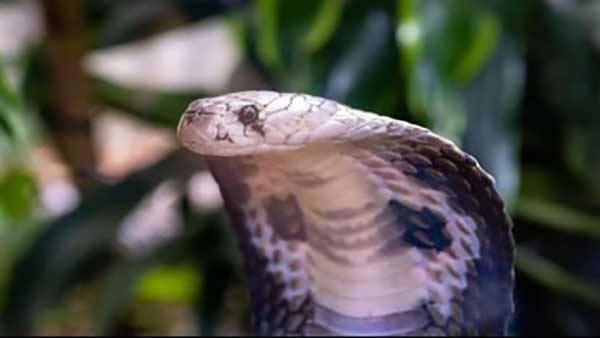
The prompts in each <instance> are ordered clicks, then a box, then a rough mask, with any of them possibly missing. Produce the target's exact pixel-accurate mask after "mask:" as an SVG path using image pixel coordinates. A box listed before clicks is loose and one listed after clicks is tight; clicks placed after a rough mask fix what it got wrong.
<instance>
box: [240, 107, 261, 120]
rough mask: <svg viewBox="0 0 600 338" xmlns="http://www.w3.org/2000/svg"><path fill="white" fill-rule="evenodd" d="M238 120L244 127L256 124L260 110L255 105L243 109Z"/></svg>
mask: <svg viewBox="0 0 600 338" xmlns="http://www.w3.org/2000/svg"><path fill="white" fill-rule="evenodd" d="M238 120H239V121H240V122H242V123H243V124H244V125H248V124H251V123H254V122H256V120H258V108H256V106H254V105H248V106H244V107H242V108H241V109H240V110H239V111H238Z"/></svg>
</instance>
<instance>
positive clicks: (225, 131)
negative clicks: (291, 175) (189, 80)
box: [177, 91, 345, 156]
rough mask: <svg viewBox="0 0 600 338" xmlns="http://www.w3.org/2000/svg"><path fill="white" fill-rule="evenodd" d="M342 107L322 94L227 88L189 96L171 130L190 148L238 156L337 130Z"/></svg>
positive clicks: (291, 146) (280, 147)
mask: <svg viewBox="0 0 600 338" xmlns="http://www.w3.org/2000/svg"><path fill="white" fill-rule="evenodd" d="M341 110H344V111H345V107H343V106H341V105H339V104H337V103H335V102H333V101H330V100H326V99H323V98H318V97H313V96H309V95H303V94H292V93H277V92H271V91H247V92H238V93H231V94H227V95H222V96H217V97H213V98H203V99H198V100H196V101H194V102H192V103H191V104H190V105H189V106H188V108H187V110H186V111H185V112H184V113H183V115H182V117H181V119H180V121H179V126H178V128H177V134H178V137H179V139H180V141H181V142H182V144H183V145H184V146H185V147H187V148H189V149H190V150H192V151H194V152H197V153H200V154H203V155H213V156H239V155H249V154H255V153H260V152H268V151H278V150H289V149H296V148H299V147H302V146H304V145H306V144H307V143H309V142H313V141H315V140H323V138H324V137H331V136H332V135H333V134H336V133H340V132H342V131H343V128H342V127H343V126H342V125H341V124H339V123H336V121H335V119H333V117H334V115H336V114H338V113H339V112H340V111H341Z"/></svg>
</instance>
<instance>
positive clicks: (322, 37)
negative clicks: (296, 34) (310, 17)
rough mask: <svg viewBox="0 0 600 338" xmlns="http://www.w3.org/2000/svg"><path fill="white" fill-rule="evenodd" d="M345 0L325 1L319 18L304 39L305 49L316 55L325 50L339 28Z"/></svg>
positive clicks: (322, 2)
mask: <svg viewBox="0 0 600 338" xmlns="http://www.w3.org/2000/svg"><path fill="white" fill-rule="evenodd" d="M344 4H345V1H344V0H323V1H321V8H320V9H319V11H318V13H317V17H316V18H315V21H314V23H313V25H312V27H311V29H310V31H309V32H308V33H307V34H306V37H305V38H304V41H303V44H304V48H305V49H306V51H307V52H309V53H314V52H316V51H318V50H320V49H321V48H323V47H324V46H325V45H326V44H327V42H329V40H330V39H331V38H332V36H333V34H334V33H335V31H336V29H337V28H338V26H339V23H340V19H341V17H342V12H343V8H344Z"/></svg>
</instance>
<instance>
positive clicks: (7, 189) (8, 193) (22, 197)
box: [0, 168, 37, 222]
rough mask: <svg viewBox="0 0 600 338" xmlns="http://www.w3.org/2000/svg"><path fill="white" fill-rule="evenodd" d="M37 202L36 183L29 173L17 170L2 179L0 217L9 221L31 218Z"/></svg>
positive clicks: (0, 184)
mask: <svg viewBox="0 0 600 338" xmlns="http://www.w3.org/2000/svg"><path fill="white" fill-rule="evenodd" d="M36 200H37V186H36V181H35V178H34V177H33V176H32V175H31V174H30V173H29V172H27V171H25V170H23V169H20V168H15V169H12V170H10V171H8V172H7V173H5V174H4V176H3V177H1V178H0V215H3V216H5V217H7V218H8V219H9V221H13V222H14V221H17V220H22V219H24V218H26V217H29V216H30V215H31V213H32V210H33V208H34V206H35V204H36Z"/></svg>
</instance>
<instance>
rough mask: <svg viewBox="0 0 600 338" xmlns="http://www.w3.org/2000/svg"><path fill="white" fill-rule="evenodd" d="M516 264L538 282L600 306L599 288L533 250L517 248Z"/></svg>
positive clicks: (579, 299) (584, 301)
mask: <svg viewBox="0 0 600 338" xmlns="http://www.w3.org/2000/svg"><path fill="white" fill-rule="evenodd" d="M516 266H517V268H518V269H519V271H521V272H522V273H524V274H526V275H527V276H528V277H530V278H532V279H534V280H536V281H537V282H538V283H540V284H542V285H544V286H546V287H548V288H550V289H552V290H554V291H556V292H559V293H562V294H564V295H567V296H569V297H572V298H574V299H577V300H578V301H580V302H582V303H586V304H589V305H592V306H594V307H596V308H600V289H598V287H597V286H596V285H594V284H591V283H589V282H587V281H585V280H582V279H579V278H577V277H576V276H573V275H572V274H570V273H569V272H567V271H565V270H564V269H562V268H561V267H560V266H558V265H556V264H554V263H552V262H551V261H548V260H546V259H545V258H543V257H541V256H539V255H538V254H537V253H535V252H534V251H533V250H531V249H529V248H524V247H521V248H519V249H518V250H517V257H516Z"/></svg>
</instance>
